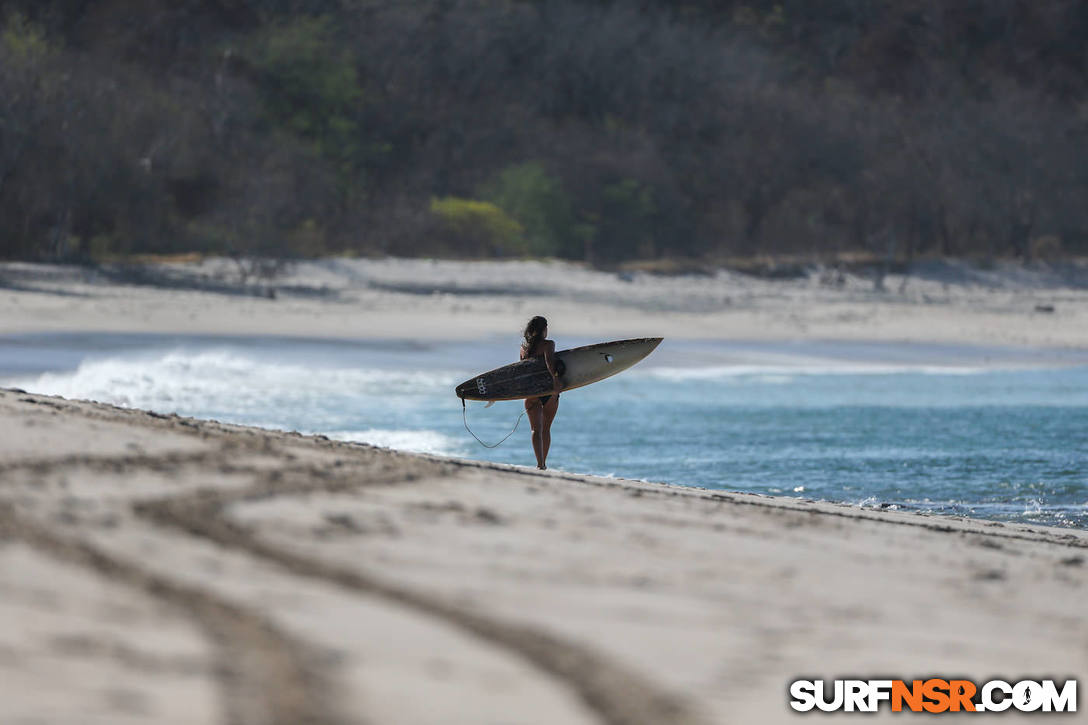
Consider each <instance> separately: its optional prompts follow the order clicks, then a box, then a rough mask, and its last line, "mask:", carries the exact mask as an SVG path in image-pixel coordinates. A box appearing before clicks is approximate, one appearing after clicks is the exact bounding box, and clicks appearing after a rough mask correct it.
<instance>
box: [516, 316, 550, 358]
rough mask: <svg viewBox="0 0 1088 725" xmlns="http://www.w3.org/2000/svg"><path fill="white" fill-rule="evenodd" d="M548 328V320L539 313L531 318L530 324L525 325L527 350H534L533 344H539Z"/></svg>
mask: <svg viewBox="0 0 1088 725" xmlns="http://www.w3.org/2000/svg"><path fill="white" fill-rule="evenodd" d="M547 328H548V321H547V320H546V319H544V318H543V317H541V316H540V315H537V316H536V317H534V318H533V319H531V320H529V324H528V325H526V326H525V342H524V343H522V344H523V345H525V349H526V350H532V349H533V345H535V344H537V343H538V342H539V341H540V340H541V339H542V338H543V337H544V330H546V329H547Z"/></svg>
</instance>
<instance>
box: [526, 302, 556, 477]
mask: <svg viewBox="0 0 1088 725" xmlns="http://www.w3.org/2000/svg"><path fill="white" fill-rule="evenodd" d="M534 357H543V358H544V364H545V365H546V366H547V368H548V372H549V373H551V376H552V382H553V383H554V384H555V386H554V388H553V392H552V393H551V394H549V395H541V396H539V397H534V398H526V399H525V412H526V413H527V414H528V415H529V425H530V426H532V429H533V453H535V454H536V467H537V468H539V469H540V470H542V471H543V470H545V469H547V467H548V466H547V465H546V462H547V460H548V448H549V447H551V444H552V421H553V420H555V414H556V412H557V411H558V410H559V391H560V390H562V389H563V383H562V382H560V380H559V376H560V375H562V372H563V371H562V370H560V369H559V366H560V365H561V364H562V363H561V362H560V360H559V359H558V358H557V357H556V356H555V342H553V341H552V340H549V339H548V321H547V320H546V319H544V318H543V317H541V316H540V315H537V316H536V317H534V318H533V319H531V320H529V324H527V325H526V326H525V341H524V342H522V343H521V357H520V358H519V359H521V360H528V359H529V358H534Z"/></svg>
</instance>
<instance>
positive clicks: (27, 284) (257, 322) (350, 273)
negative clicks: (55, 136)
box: [0, 259, 1088, 348]
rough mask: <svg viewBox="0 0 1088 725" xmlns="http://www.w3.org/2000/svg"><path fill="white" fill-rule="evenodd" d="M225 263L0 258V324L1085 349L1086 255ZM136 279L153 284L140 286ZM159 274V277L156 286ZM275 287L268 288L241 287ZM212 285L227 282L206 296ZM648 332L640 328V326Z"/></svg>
mask: <svg viewBox="0 0 1088 725" xmlns="http://www.w3.org/2000/svg"><path fill="white" fill-rule="evenodd" d="M236 277H237V275H236V267H235V265H234V264H233V263H232V262H229V261H226V260H217V259H209V260H206V261H204V262H201V263H187V264H173V265H162V266H159V267H157V268H156V271H155V272H154V274H147V273H140V274H134V273H132V272H131V271H117V272H113V273H107V272H104V271H100V270H99V271H96V270H91V269H84V268H79V267H62V266H57V267H53V266H45V265H31V264H3V265H0V334H4V333H34V332H60V331H80V332H104V331H109V332H154V333H199V334H225V335H239V334H248V335H285V336H292V335H294V336H309V337H325V338H386V339H412V340H415V339H420V338H431V339H445V340H452V339H457V340H466V339H467V340H472V339H478V338H480V337H483V336H486V335H506V336H510V335H513V336H514V337H516V332H517V330H519V329H520V327H521V326H522V325H524V323H525V319H524V318H527V317H528V316H529V315H531V314H536V313H537V312H538V311H543V312H544V313H545V314H546V315H547V317H548V318H549V320H551V322H552V328H553V329H554V330H556V331H559V330H562V331H563V332H564V333H565V334H567V335H578V336H583V337H589V338H592V339H607V338H620V337H640V336H645V335H647V334H651V332H653V331H656V333H654V334H668V335H671V336H672V337H679V338H687V339H709V340H734V339H741V340H803V339H804V340H863V341H889V342H939V343H981V344H988V345H1033V346H1052V347H1067V348H1068V347H1073V348H1088V332H1086V331H1088V266H1086V265H1085V264H1083V263H1066V264H1063V265H1061V266H1054V267H1051V266H1046V265H1044V266H1039V267H1033V268H1026V267H1024V266H1022V265H1016V264H1012V263H996V264H994V265H991V266H990V267H989V268H986V269H983V268H980V267H977V266H972V265H969V264H967V263H962V262H942V261H933V262H918V263H916V264H915V265H914V267H913V269H912V273H911V274H910V275H908V276H906V277H904V276H902V275H895V274H893V275H889V276H888V277H887V278H886V279H885V282H884V285H885V291H883V292H881V291H877V290H875V289H874V284H873V280H872V278H870V277H859V276H857V275H852V274H841V275H840V274H838V273H836V272H835V271H834V270H812V271H811V273H809V274H808V275H806V276H803V277H799V278H796V279H787V280H774V279H762V278H756V277H752V276H749V275H744V274H739V273H736V272H729V271H718V272H717V273H714V274H700V275H683V276H657V275H651V274H645V273H626V274H615V273H608V272H600V271H595V270H590V269H585V268H583V267H581V266H578V265H574V264H569V263H563V262H533V261H524V262H521V261H515V262H451V261H429V260H408V259H386V260H362V259H354V260H353V259H329V260H321V261H314V262H301V263H298V264H297V265H295V266H294V267H292V268H291V269H290V270H288V272H287V273H286V274H284V275H283V276H282V277H280V278H278V279H276V280H274V281H273V282H270V283H266V284H259V283H258V284H255V283H251V284H249V285H248V287H242V286H240V285H239V284H238V283H237V281H236ZM140 279H145V280H149V281H154V282H156V283H158V284H159V285H160V286H152V285H147V284H143V285H141V284H135V282H136V281H138V280H140ZM162 285H169V287H164V286H162ZM247 289H248V290H250V291H254V292H261V291H264V290H266V289H275V290H276V298H275V299H268V298H266V297H263V296H259V295H257V294H238V293H239V292H242V291H245V290H247ZM216 291H221V292H225V293H228V294H224V293H216ZM648 331H650V332H648Z"/></svg>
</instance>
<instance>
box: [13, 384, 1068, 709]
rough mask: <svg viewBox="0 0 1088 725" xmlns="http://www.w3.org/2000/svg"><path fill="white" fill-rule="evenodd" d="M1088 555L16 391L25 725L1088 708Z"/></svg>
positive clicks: (18, 628) (1007, 528)
mask: <svg viewBox="0 0 1088 725" xmlns="http://www.w3.org/2000/svg"><path fill="white" fill-rule="evenodd" d="M1086 556H1088V532H1081V531H1070V530H1060V529H1045V528H1033V527H1027V526H1022V525H1002V524H1000V523H988V522H981V521H965V520H960V519H955V518H943V517H941V518H938V517H927V516H921V515H915V514H904V513H895V512H884V513H880V512H874V511H870V510H860V509H857V508H851V507H848V506H839V505H831V504H815V503H806V502H802V501H797V500H793V499H779V498H769V497H764V496H757V495H746V494H733V493H722V492H713V491H707V490H702V489H688V488H682V487H672V486H665V485H656V484H643V483H633V482H627V481H619V480H612V479H594V478H588V477H578V476H571V475H564V474H556V473H537V472H535V471H528V470H525V469H515V468H512V467H503V466H497V465H489V464H476V463H472V462H463V461H451V460H443V459H438V458H429V457H425V456H415V455H409V454H400V453H395V452H391V451H388V450H383V449H377V448H372V447H368V446H365V445H359V444H346V443H338V442H333V441H329V440H326V439H324V438H321V437H317V438H309V437H302V436H299V435H297V434H288V433H278V432H269V431H263V430H257V429H249V428H242V427H236V426H229V425H222V424H218V423H214V422H205V421H195V420H191V419H183V418H178V417H176V416H162V415H157V414H151V413H146V412H141V411H135V410H122V409H118V408H113V407H110V406H106V405H99V404H93V403H85V402H70V401H65V400H63V399H59V398H49V397H43V396H37V395H29V394H26V393H22V392H18V391H10V390H9V391H3V390H0V722H3V723H5V724H15V723H39V722H41V723H80V724H81V725H82V724H86V723H127V722H144V723H179V724H181V723H185V724H192V723H283V724H284V725H288V724H290V725H299V724H302V723H315V724H316V723H330V724H335V723H380V724H385V723H394V724H396V723H472V724H479V723H548V724H559V723H615V724H618V723H678V724H680V725H683V724H685V723H768V722H777V721H783V720H787V719H790V720H792V719H794V718H793V717H791V715H792V713H791V711H790V710H789V709H788V705H787V688H788V683H789V682H790V681H792V680H794V679H796V678H802V677H803V678H819V677H824V678H834V677H836V676H844V677H848V676H856V677H865V678H868V677H874V678H876V677H881V676H892V677H903V678H907V679H909V678H911V677H918V676H943V677H948V676H959V677H967V678H969V679H973V680H976V681H979V680H985V679H989V678H991V677H994V676H1003V677H1005V678H1007V679H1011V680H1015V679H1021V678H1043V677H1060V678H1063V679H1064V678H1065V677H1077V676H1080V677H1081V684H1082V685H1083V683H1084V682H1085V680H1084V679H1083V676H1084V674H1085V673H1086V672H1088V619H1086V618H1085V616H1084V611H1085V604H1084V602H1085V594H1086V592H1088V588H1086V584H1088V562H1086ZM1081 707H1082V708H1083V704H1082V705H1081ZM809 717H810V718H811V717H813V716H811V715H810V716H809ZM839 717H840V719H851V718H852V719H853V720H854V721H857V720H858V719H859V717H860V718H861V719H863V720H866V719H867V718H866V717H865V716H858V715H844V716H839ZM870 717H871V716H870ZM883 717H890V715H889V714H888V713H886V712H885V713H884V715H883ZM906 717H908V718H909V717H910V716H909V715H907V716H906ZM1067 717H1068V716H1067ZM1067 717H1066V718H1062V717H1060V716H1059V719H1062V720H1065V719H1067ZM816 719H817V720H820V721H823V720H824V718H821V717H818V716H816ZM1000 719H1001V720H1002V721H1003V722H1010V721H1012V722H1015V721H1018V720H1019V719H1021V718H1020V717H1018V716H1016V715H1009V714H1006V715H1004V716H1002V717H1001V718H1000Z"/></svg>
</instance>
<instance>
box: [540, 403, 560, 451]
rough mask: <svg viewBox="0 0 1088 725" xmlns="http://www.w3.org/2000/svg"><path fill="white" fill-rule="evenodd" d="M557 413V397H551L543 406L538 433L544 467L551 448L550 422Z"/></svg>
mask: <svg viewBox="0 0 1088 725" xmlns="http://www.w3.org/2000/svg"><path fill="white" fill-rule="evenodd" d="M558 411H559V396H558V395H553V396H552V397H551V400H549V401H548V402H547V403H545V404H544V406H543V411H542V413H543V420H542V421H541V422H542V424H543V425H542V426H541V432H540V447H541V448H542V449H543V451H544V465H547V462H548V449H549V448H551V447H552V421H553V420H555V414H556V413H557V412H558Z"/></svg>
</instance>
